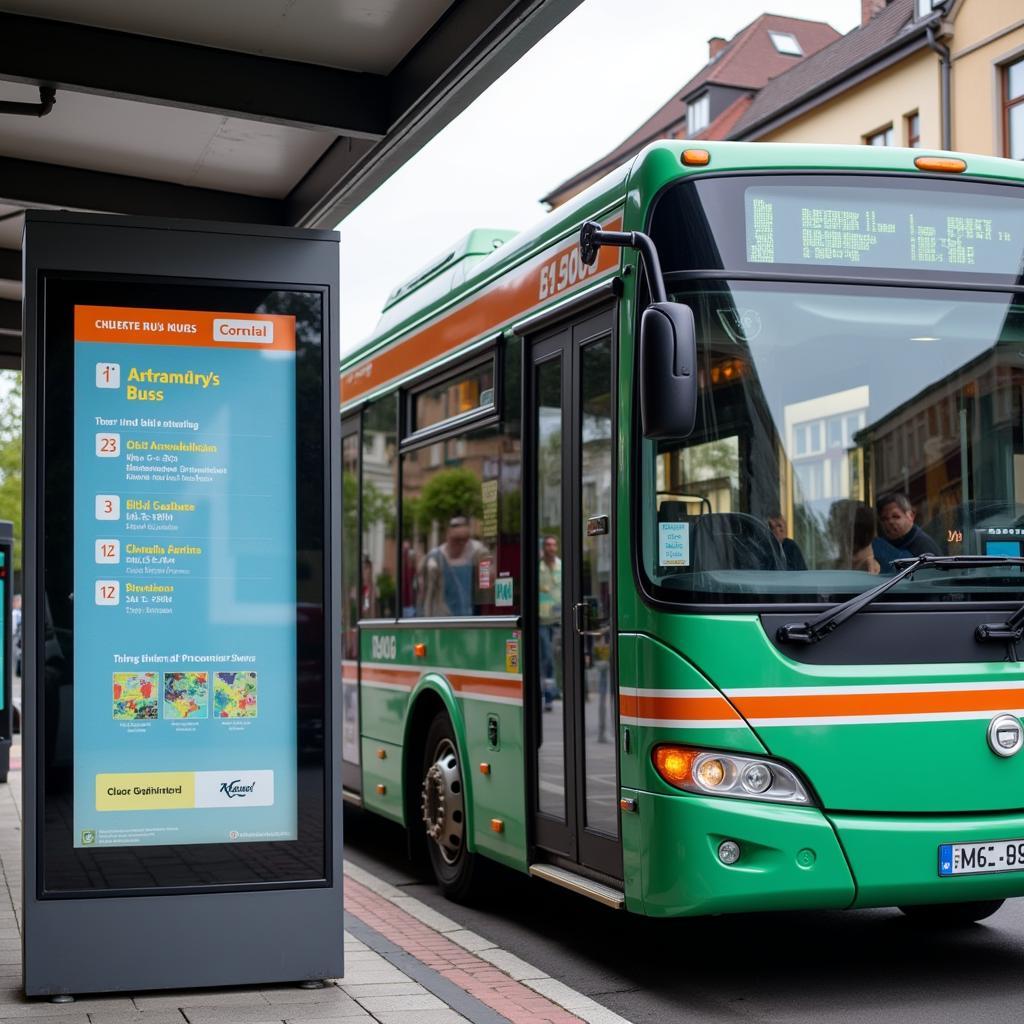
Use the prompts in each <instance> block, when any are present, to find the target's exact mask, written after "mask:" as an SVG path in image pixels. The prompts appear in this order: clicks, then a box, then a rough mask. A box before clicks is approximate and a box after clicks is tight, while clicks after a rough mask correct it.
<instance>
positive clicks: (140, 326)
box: [75, 306, 295, 352]
mask: <svg viewBox="0 0 1024 1024" xmlns="http://www.w3.org/2000/svg"><path fill="white" fill-rule="evenodd" d="M75 341H98V342H111V341H113V342H122V343H124V344H128V345H187V346H189V347H190V348H219V349H232V348H234V349H244V350H246V351H258V352H267V351H270V352H294V351H295V317H293V316H278V315H273V314H269V313H210V312H208V311H207V310H196V309H140V308H139V307H137V306H75Z"/></svg>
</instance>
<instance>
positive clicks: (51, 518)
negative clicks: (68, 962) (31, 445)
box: [35, 270, 340, 899]
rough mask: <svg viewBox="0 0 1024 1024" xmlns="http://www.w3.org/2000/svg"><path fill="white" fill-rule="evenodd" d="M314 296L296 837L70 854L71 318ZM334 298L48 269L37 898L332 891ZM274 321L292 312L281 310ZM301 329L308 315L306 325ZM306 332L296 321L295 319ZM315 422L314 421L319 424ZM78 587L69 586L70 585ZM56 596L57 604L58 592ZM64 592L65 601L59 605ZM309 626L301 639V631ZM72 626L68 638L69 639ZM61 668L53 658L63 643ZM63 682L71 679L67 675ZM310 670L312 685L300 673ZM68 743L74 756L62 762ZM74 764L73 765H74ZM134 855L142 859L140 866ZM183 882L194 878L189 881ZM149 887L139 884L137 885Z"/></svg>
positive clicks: (298, 453)
mask: <svg viewBox="0 0 1024 1024" xmlns="http://www.w3.org/2000/svg"><path fill="white" fill-rule="evenodd" d="M272 293H277V294H278V295H281V294H282V293H285V294H291V295H296V294H308V295H312V296H315V297H316V300H317V301H316V302H315V303H314V305H315V306H316V307H317V308H318V321H317V319H316V318H315V317H310V318H309V319H308V320H307V321H305V327H304V329H298V330H297V332H296V373H295V385H294V386H295V458H296V463H295V467H296V469H295V488H296V493H295V508H296V522H295V526H296V562H295V564H296V598H297V600H296V667H295V668H296V681H297V693H296V703H297V707H296V725H297V728H296V736H295V749H296V757H297V762H298V763H297V769H298V776H299V782H298V793H297V798H298V814H297V821H298V838H297V839H295V840H277V841H266V842H262V841H257V842H239V843H231V842H225V843H196V844H171V845H159V846H157V845H146V846H128V847H125V846H117V847H107V848H98V847H90V848H75V847H74V846H73V832H72V828H73V824H72V815H71V813H70V806H71V803H70V802H71V799H72V784H73V764H74V746H73V730H71V733H72V737H71V738H70V739H69V738H68V731H67V730H65V732H64V734H63V738H58V735H57V734H58V730H59V726H60V722H59V716H60V715H62V714H63V715H64V716H65V718H66V716H67V715H68V714H71V715H72V716H73V711H70V710H69V708H68V707H66V706H65V707H62V706H61V705H60V703H59V701H60V700H63V701H64V702H65V704H66V703H67V701H68V697H67V691H65V692H64V694H63V695H61V696H60V697H58V694H59V693H60V690H61V687H62V685H64V686H66V685H68V684H70V686H71V690H70V694H71V704H72V707H73V695H74V660H73V650H74V616H73V603H72V600H71V599H70V595H71V594H72V590H73V586H74V550H75V548H74V522H73V515H71V514H70V513H69V512H68V509H70V508H72V503H73V494H74V469H73V458H72V452H73V451H74V430H75V416H74V399H75V380H74V364H75V360H74V350H75V337H74V329H73V320H74V308H75V306H81V305H95V306H120V307H138V308H150V309H157V308H158V309H169V310H170V309H182V310H209V311H211V312H223V311H226V310H227V311H237V312H239V313H244V312H246V311H247V310H249V311H251V312H255V311H256V310H255V308H254V307H255V306H257V305H259V304H260V303H261V302H262V301H265V300H266V299H267V297H268V296H269V295H271V294H272ZM328 293H329V289H328V288H327V287H325V286H323V285H312V284H311V285H297V284H295V283H294V282H291V283H281V284H278V283H271V282H263V281H244V280H243V281H239V280H199V279H193V278H184V277H157V276H150V275H130V274H118V275H109V274H93V273H85V272H74V271H63V270H62V271H45V272H43V273H42V275H41V281H40V283H39V296H40V299H39V304H40V308H39V311H38V315H39V318H40V322H41V326H42V330H41V331H40V332H39V336H40V344H39V352H38V354H37V358H38V360H39V365H40V366H41V367H42V373H41V375H40V388H39V390H40V392H41V394H40V398H41V410H42V417H41V419H40V423H39V428H38V429H39V440H40V445H39V448H40V451H42V452H43V453H45V454H44V458H43V465H42V466H41V467H40V472H39V473H38V475H37V477H36V481H37V483H36V494H35V502H36V507H37V508H38V509H39V511H40V515H39V523H38V532H37V534H36V536H37V538H38V542H37V559H38V562H37V564H38V566H39V569H40V571H41V578H42V579H43V581H44V585H43V586H42V587H40V588H39V590H38V592H37V607H36V609H35V614H36V616H37V620H36V621H38V622H39V623H40V624H45V626H44V628H42V629H40V630H39V631H38V632H37V636H36V652H35V653H36V659H37V664H38V665H39V666H40V675H42V676H43V677H44V678H45V682H44V683H43V685H41V686H40V687H39V697H38V700H39V713H38V715H37V722H36V744H35V746H36V765H35V770H36V773H37V776H36V777H37V779H38V785H37V787H36V790H35V792H36V813H37V814H38V816H39V818H38V820H39V821H40V823H41V825H42V827H41V828H40V832H39V841H38V843H37V844H36V878H37V880H38V882H37V885H36V894H37V896H38V898H39V899H67V898H78V897H83V898H89V897H93V898H100V897H110V896H139V895H156V894H159V895H170V894H186V893H197V892H232V891H251V890H258V889H281V888H296V887H301V888H309V887H327V886H331V885H333V884H334V880H333V878H332V871H331V861H332V858H331V853H330V851H331V849H332V846H333V830H334V829H335V827H340V823H335V822H334V821H333V820H332V818H333V816H332V810H331V809H332V806H333V790H332V786H333V782H332V779H331V773H330V772H329V771H328V767H329V764H330V756H329V754H330V751H331V750H332V745H333V736H332V724H331V723H332V715H333V712H332V693H331V676H330V664H331V662H330V650H331V646H330V637H329V635H328V634H329V630H328V615H327V610H328V609H329V608H330V595H329V593H328V587H329V580H330V575H331V574H330V571H329V566H328V564H327V551H326V550H325V545H326V544H327V543H328V536H329V529H330V524H328V523H327V522H326V508H327V507H328V502H327V497H328V487H329V483H328V481H329V479H330V475H329V459H330V451H329V446H328V445H327V442H326V439H327V438H328V437H329V436H330V431H329V422H328V419H329V416H330V409H331V402H330V396H329V390H328V389H329V387H330V384H331V382H330V381H329V380H328V376H329V375H328V373H327V365H328V360H327V357H326V353H327V350H328V347H329V331H330V324H329V319H328V310H329V304H328V301H329V294H328ZM273 311H275V312H291V310H288V311H285V310H280V309H275V310H273ZM299 319H300V322H301V321H302V318H301V317H300V318H299ZM297 327H299V323H297ZM317 412H319V414H320V415H319V416H318V415H317ZM69 584H70V585H69ZM51 593H52V594H54V595H55V599H54V600H53V601H52V602H51V601H50V600H48V595H49V594H51ZM56 595H64V596H63V598H60V599H59V600H58V598H57V596H56ZM300 620H301V623H302V629H301V631H300ZM67 630H70V632H66V631H67ZM61 636H63V640H62V641H61V642H59V644H58V647H59V649H60V651H61V653H62V655H63V662H64V665H63V667H62V668H61V667H58V666H55V665H54V659H53V657H48V650H47V644H48V642H49V644H50V649H51V651H52V649H53V641H54V639H55V638H60V637H61ZM61 672H63V676H62V675H61ZM303 673H305V676H304V675H303ZM58 743H63V744H64V745H65V746H67V745H68V744H70V758H68V757H66V756H65V757H57V756H55V753H56V749H57V745H58ZM68 760H70V765H69V764H68V763H67V762H68ZM133 854H134V855H136V856H134V857H133ZM186 876H187V877H186ZM140 879H144V880H143V881H141V882H140Z"/></svg>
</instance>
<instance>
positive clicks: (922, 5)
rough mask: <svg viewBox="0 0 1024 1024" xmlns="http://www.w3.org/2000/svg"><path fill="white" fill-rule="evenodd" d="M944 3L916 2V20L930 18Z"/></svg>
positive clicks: (924, 0) (932, 0)
mask: <svg viewBox="0 0 1024 1024" xmlns="http://www.w3.org/2000/svg"><path fill="white" fill-rule="evenodd" d="M943 3H945V0H917V5H916V9H917V17H918V19H923V18H930V17H931V16H932V13H933V12H934V11H937V10H938V9H939V8H940V7H941V6H942V5H943Z"/></svg>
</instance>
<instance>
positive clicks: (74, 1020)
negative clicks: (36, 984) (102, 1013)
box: [0, 1003, 181, 1024]
mask: <svg viewBox="0 0 1024 1024" xmlns="http://www.w3.org/2000/svg"><path fill="white" fill-rule="evenodd" d="M33 1005H34V1006H36V1007H38V1009H39V1014H40V1015H39V1016H38V1017H33V1018H32V1024H89V1014H88V1013H86V1012H85V1010H83V1011H82V1012H81V1013H78V1014H75V1013H62V1014H59V1015H57V1014H47V1012H46V1011H47V1008H48V1006H49V1004H48V1003H35V1004H33ZM178 1019H179V1020H181V1018H180V1017H179V1018H178ZM0 1020H16V1021H17V1022H18V1024H24V1022H25V1018H24V1017H10V1018H5V1017H0Z"/></svg>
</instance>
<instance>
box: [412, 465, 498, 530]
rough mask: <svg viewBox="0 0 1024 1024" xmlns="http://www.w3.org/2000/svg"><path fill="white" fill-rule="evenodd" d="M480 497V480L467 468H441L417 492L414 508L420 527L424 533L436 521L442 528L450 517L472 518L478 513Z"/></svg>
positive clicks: (480, 504)
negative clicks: (417, 499) (416, 503)
mask: <svg viewBox="0 0 1024 1024" xmlns="http://www.w3.org/2000/svg"><path fill="white" fill-rule="evenodd" d="M482 509H483V498H482V496H481V493H480V480H479V479H478V478H477V475H476V474H475V473H474V472H473V471H472V470H471V469H455V468H453V469H442V470H441V471H440V472H439V473H437V474H435V475H434V476H433V477H431V479H430V480H428V481H427V483H426V484H425V485H424V487H423V491H422V493H421V494H420V498H419V505H418V507H417V509H416V515H417V519H418V521H419V527H420V530H422V531H423V532H424V533H428V532H429V531H430V527H431V526H432V525H433V524H434V523H437V524H439V525H440V526H442V527H444V526H447V525H448V521H449V520H450V519H451V518H452V517H453V516H466V517H467V518H472V517H476V516H479V515H480V512H481V511H482Z"/></svg>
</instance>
